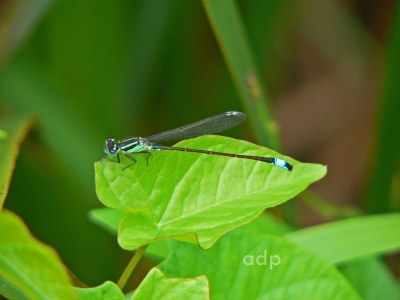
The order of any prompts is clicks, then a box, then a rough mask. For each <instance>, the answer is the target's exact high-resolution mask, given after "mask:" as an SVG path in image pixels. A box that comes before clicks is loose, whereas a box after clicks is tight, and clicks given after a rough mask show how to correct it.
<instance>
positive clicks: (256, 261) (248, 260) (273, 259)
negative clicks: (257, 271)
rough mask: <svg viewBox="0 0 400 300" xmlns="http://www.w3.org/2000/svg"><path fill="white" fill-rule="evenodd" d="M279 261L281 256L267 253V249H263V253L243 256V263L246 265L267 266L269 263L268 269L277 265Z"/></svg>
mask: <svg viewBox="0 0 400 300" xmlns="http://www.w3.org/2000/svg"><path fill="white" fill-rule="evenodd" d="M280 263H281V258H280V256H279V255H270V256H268V255H267V250H264V253H263V254H261V255H257V256H256V257H254V255H250V254H249V255H246V256H245V257H243V264H245V265H246V266H254V265H259V266H267V265H269V269H270V270H272V268H274V267H275V266H278V265H279V264H280Z"/></svg>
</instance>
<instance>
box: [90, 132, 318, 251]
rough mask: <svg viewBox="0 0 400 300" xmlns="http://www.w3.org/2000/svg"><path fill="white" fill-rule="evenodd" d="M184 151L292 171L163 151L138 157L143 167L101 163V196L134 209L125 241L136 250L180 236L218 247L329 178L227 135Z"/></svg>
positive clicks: (190, 143) (195, 142)
mask: <svg viewBox="0 0 400 300" xmlns="http://www.w3.org/2000/svg"><path fill="white" fill-rule="evenodd" d="M178 146H181V147H187V148H194V149H208V150H214V151H220V152H228V153H239V154H246V155H258V156H272V157H278V158H283V159H286V160H288V161H289V162H290V163H291V164H293V166H294V170H293V172H289V171H287V170H284V169H282V168H279V167H276V166H273V165H270V164H267V163H264V162H257V161H252V160H247V159H237V158H229V157H221V156H215V155H204V154H197V153H187V152H177V151H163V152H159V153H155V152H153V154H152V155H151V156H150V157H149V160H148V165H147V163H146V156H147V155H148V154H137V155H136V156H135V157H136V158H137V159H138V162H137V163H136V164H134V165H132V166H130V167H128V168H126V169H124V168H125V167H127V166H129V164H132V161H131V160H129V159H127V158H125V157H122V159H123V160H122V163H121V164H117V163H115V162H112V161H109V160H104V161H102V162H98V163H96V165H95V168H96V190H97V195H98V197H99V199H100V201H102V202H103V203H104V204H105V205H106V206H109V207H112V208H118V209H122V210H125V211H127V212H130V214H128V215H127V216H126V217H125V218H124V219H123V220H122V222H121V225H120V228H119V243H120V245H121V246H122V247H123V248H125V249H134V248H136V247H138V246H140V245H144V244H148V243H149V242H151V241H154V240H156V239H160V238H165V237H174V238H177V239H181V240H186V241H190V242H193V243H199V244H200V246H201V247H203V248H209V247H211V246H212V245H213V244H214V243H215V242H216V240H217V239H218V238H219V237H220V236H221V235H223V234H224V233H226V232H228V231H230V230H232V229H234V228H236V227H239V226H241V225H244V224H246V223H248V222H250V221H252V220H253V219H255V218H256V217H257V216H258V215H259V214H260V213H261V212H262V211H263V210H264V209H266V208H268V207H272V206H275V205H278V204H280V203H283V202H285V201H287V200H289V199H290V198H292V197H294V196H295V195H297V194H298V193H300V192H301V191H302V190H304V189H305V188H306V187H307V186H308V185H309V184H311V183H312V182H314V181H316V180H318V179H320V178H322V177H323V176H324V175H325V173H326V168H325V167H323V166H321V165H315V164H302V163H299V162H296V161H294V160H292V159H290V158H287V157H284V156H282V155H280V154H278V153H276V152H274V151H272V150H269V149H266V148H264V147H261V146H257V145H254V144H251V143H248V142H244V141H239V140H234V139H231V138H226V137H218V136H206V137H200V138H196V139H192V140H187V141H184V142H181V143H179V144H178Z"/></svg>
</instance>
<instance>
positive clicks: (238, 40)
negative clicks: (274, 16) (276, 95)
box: [203, 0, 281, 151]
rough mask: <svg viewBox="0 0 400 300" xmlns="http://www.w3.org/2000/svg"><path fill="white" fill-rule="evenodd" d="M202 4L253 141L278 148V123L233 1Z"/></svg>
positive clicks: (205, 1) (225, 0)
mask: <svg viewBox="0 0 400 300" xmlns="http://www.w3.org/2000/svg"><path fill="white" fill-rule="evenodd" d="M203 5H204V8H205V11H206V14H207V16H208V19H209V20H210V24H211V26H212V28H213V30H214V33H215V36H216V39H217V41H218V43H219V45H220V48H221V51H222V54H223V56H224V58H225V61H226V64H227V67H228V70H229V72H230V74H231V76H232V79H233V82H234V83H235V86H236V89H237V91H238V94H239V96H240V98H241V100H242V103H243V104H244V106H245V108H246V112H247V113H248V115H249V119H250V121H251V124H252V127H253V131H254V133H255V135H256V137H257V140H258V141H259V143H260V144H261V145H264V146H269V147H271V148H273V149H274V150H276V151H280V150H281V141H280V139H279V136H278V125H277V123H276V121H275V120H274V119H273V117H272V113H271V111H270V109H269V107H268V102H269V98H268V96H267V92H266V88H265V87H264V86H263V85H262V80H260V78H261V77H260V75H259V70H258V68H257V64H256V63H255V59H254V57H253V52H252V49H251V47H250V43H249V41H248V37H247V33H246V30H245V27H244V25H243V21H242V18H241V16H240V13H239V11H238V9H237V6H236V2H235V1H232V0H219V1H212V0H203Z"/></svg>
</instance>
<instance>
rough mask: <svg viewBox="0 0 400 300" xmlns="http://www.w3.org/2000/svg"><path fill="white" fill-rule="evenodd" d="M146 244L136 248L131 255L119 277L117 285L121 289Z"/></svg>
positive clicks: (144, 249)
mask: <svg viewBox="0 0 400 300" xmlns="http://www.w3.org/2000/svg"><path fill="white" fill-rule="evenodd" d="M147 246H148V244H147V245H144V246H141V247H139V249H137V251H136V253H135V255H133V257H132V259H131V261H130V262H129V264H128V265H127V266H126V268H125V270H124V272H123V273H122V275H121V277H120V278H119V280H118V282H117V285H118V287H119V288H120V289H121V290H122V289H123V288H124V286H125V284H126V282H127V281H128V279H129V277H130V276H131V274H132V272H133V270H134V269H135V267H136V265H137V264H138V262H139V260H140V258H141V257H142V255H143V253H144V252H145V251H146V248H147Z"/></svg>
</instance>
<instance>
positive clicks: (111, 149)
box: [104, 137, 119, 157]
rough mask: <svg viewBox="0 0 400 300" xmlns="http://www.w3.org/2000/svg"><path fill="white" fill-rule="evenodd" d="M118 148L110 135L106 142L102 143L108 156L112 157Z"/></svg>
mask: <svg viewBox="0 0 400 300" xmlns="http://www.w3.org/2000/svg"><path fill="white" fill-rule="evenodd" d="M118 150H119V149H118V147H117V144H116V143H115V139H114V138H112V137H109V138H107V139H106V142H105V143H104V153H105V154H107V155H108V156H111V157H114V156H116V155H117V154H118Z"/></svg>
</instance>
